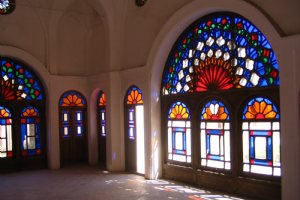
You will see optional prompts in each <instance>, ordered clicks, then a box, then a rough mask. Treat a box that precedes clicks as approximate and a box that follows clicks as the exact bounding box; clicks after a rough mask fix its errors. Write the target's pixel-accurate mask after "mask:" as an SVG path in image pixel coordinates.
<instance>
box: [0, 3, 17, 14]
mask: <svg viewBox="0 0 300 200" xmlns="http://www.w3.org/2000/svg"><path fill="white" fill-rule="evenodd" d="M14 9H15V0H0V15H7V14H10V13H11V12H12V11H14Z"/></svg>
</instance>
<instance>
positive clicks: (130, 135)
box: [124, 86, 145, 174]
mask: <svg viewBox="0 0 300 200" xmlns="http://www.w3.org/2000/svg"><path fill="white" fill-rule="evenodd" d="M143 103H144V97H143V94H142V91H141V90H140V89H139V88H138V87H137V86H131V87H130V88H129V89H128V90H127V92H126V95H125V106H124V107H125V116H124V119H125V152H126V153H125V161H126V170H127V171H132V172H137V173H140V174H144V173H145V141H144V137H145V136H144V105H143Z"/></svg>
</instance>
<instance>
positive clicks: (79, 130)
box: [77, 126, 81, 135]
mask: <svg viewBox="0 0 300 200" xmlns="http://www.w3.org/2000/svg"><path fill="white" fill-rule="evenodd" d="M77 134H78V135H81V126H77Z"/></svg>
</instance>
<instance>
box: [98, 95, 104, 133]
mask: <svg viewBox="0 0 300 200" xmlns="http://www.w3.org/2000/svg"><path fill="white" fill-rule="evenodd" d="M105 106H106V95H105V93H104V92H102V91H100V92H99V96H98V120H99V133H100V135H101V136H103V137H105V136H106V108H105Z"/></svg>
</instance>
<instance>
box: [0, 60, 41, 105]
mask: <svg viewBox="0 0 300 200" xmlns="http://www.w3.org/2000/svg"><path fill="white" fill-rule="evenodd" d="M0 74H1V77H0V79H1V82H0V83H1V84H0V98H1V99H3V100H42V99H43V94H42V93H43V92H42V91H43V89H42V85H41V84H40V82H39V80H38V79H37V78H36V77H35V75H34V74H33V73H32V72H31V71H29V69H27V68H26V67H25V66H24V65H22V64H20V63H18V62H16V61H13V60H12V59H9V58H2V57H0Z"/></svg>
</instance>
